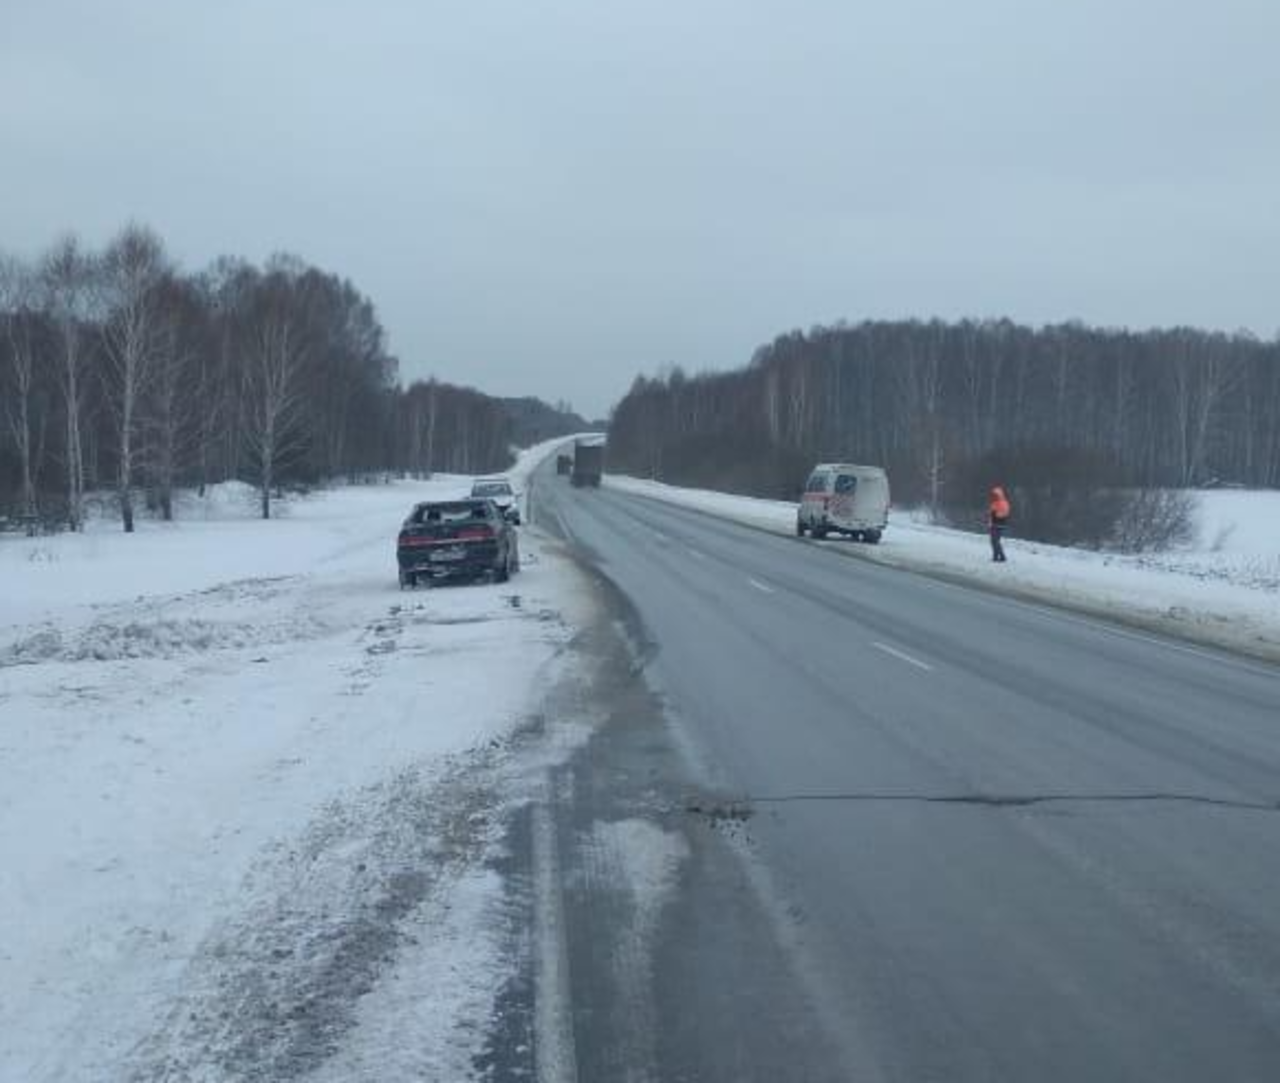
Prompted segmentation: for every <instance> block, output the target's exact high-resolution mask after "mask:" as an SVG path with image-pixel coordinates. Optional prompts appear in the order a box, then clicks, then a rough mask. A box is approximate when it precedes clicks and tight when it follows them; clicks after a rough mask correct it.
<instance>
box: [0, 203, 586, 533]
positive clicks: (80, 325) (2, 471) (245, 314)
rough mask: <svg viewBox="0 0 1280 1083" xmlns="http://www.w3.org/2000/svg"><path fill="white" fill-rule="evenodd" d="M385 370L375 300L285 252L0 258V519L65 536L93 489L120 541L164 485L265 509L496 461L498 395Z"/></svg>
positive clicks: (123, 248)
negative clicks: (229, 495)
mask: <svg viewBox="0 0 1280 1083" xmlns="http://www.w3.org/2000/svg"><path fill="white" fill-rule="evenodd" d="M398 368H399V366H398V362H397V359H396V358H395V357H394V356H393V355H392V354H391V353H390V352H389V351H388V348H387V341H386V334H385V332H384V330H383V327H382V325H381V323H380V321H379V319H378V316H377V312H376V309H375V308H374V305H373V303H372V302H371V301H370V300H369V299H368V298H367V297H365V296H364V295H363V294H362V293H360V291H359V290H358V289H356V287H355V286H354V285H353V284H352V283H351V282H349V281H347V280H346V279H343V278H341V277H339V276H337V275H335V274H331V273H329V272H326V271H322V270H320V269H318V268H316V267H313V266H310V265H308V264H306V263H304V262H303V261H302V260H300V259H298V258H297V257H294V256H289V255H280V256H275V257H273V258H271V259H270V260H268V261H267V262H266V264H265V265H263V266H255V265H254V264H252V263H249V262H247V261H244V260H240V259H235V258H230V257H228V258H223V259H219V260H217V261H216V262H214V263H213V264H212V265H211V266H209V267H208V268H206V269H204V270H201V271H199V272H196V273H193V274H188V273H184V272H183V271H182V270H181V269H180V268H178V267H177V266H176V265H175V263H174V261H173V260H172V259H171V257H170V256H169V255H168V253H167V252H166V249H165V246H164V243H163V241H162V240H161V239H160V238H159V237H158V236H157V235H156V234H155V233H154V232H152V231H150V230H148V229H146V228H144V227H140V226H136V225H131V226H128V227H126V228H125V229H123V230H121V232H120V233H119V234H118V235H117V236H116V237H115V238H114V239H113V240H112V241H111V242H110V243H109V244H108V245H107V246H106V247H105V248H104V249H103V250H101V251H91V250H87V249H86V248H85V247H83V246H82V245H81V244H79V243H78V242H77V241H76V240H75V239H74V238H65V239H63V240H60V241H58V242H57V243H55V244H54V245H52V246H51V247H50V248H49V249H48V250H47V251H46V252H45V253H44V254H43V255H42V256H40V258H38V259H36V260H33V261H30V262H23V261H20V260H17V259H14V258H3V259H0V519H4V520H5V521H7V522H8V524H9V525H10V526H15V525H16V526H18V527H19V528H21V529H25V530H28V531H35V530H49V529H60V528H63V527H69V528H71V529H78V528H79V527H80V526H81V525H82V524H83V522H84V517H85V513H86V506H85V504H86V499H87V497H88V495H89V494H97V495H100V494H102V493H103V492H104V491H107V492H110V493H111V494H113V495H112V502H113V504H114V506H115V510H116V511H117V512H118V514H119V516H120V519H121V522H122V524H123V526H124V529H126V530H131V529H132V528H133V523H134V519H135V515H136V514H137V513H138V505H139V503H141V505H142V506H143V507H145V508H146V509H147V510H148V511H149V512H150V513H153V514H155V515H157V516H160V517H162V518H170V517H172V515H173V514H174V502H173V494H174V491H175V489H177V488H179V487H191V488H197V489H201V490H203V488H204V487H205V486H206V485H208V484H211V483H214V482H219V481H224V480H229V479H239V480H242V481H248V482H251V483H253V484H254V485H255V486H257V488H258V490H259V494H260V503H261V511H262V514H263V516H264V517H267V516H269V515H270V510H271V499H272V494H273V493H275V492H277V491H279V490H280V489H281V488H282V487H285V486H298V485H311V484H316V483H320V482H324V481H328V480H330V479H337V478H344V477H345V478H356V477H367V476H370V475H372V474H375V473H383V474H385V473H387V472H397V473H407V474H415V475H419V476H421V475H425V474H429V473H431V472H436V471H441V472H458V473H480V472H489V471H496V470H501V469H503V468H504V467H506V466H507V465H508V464H509V463H510V461H511V453H510V452H511V444H512V442H513V439H514V438H515V435H516V431H517V428H518V427H520V425H519V422H518V419H517V418H516V417H514V416H513V413H512V411H511V409H509V406H508V404H506V403H504V402H503V401H502V400H499V399H496V398H493V397H491V396H489V395H485V394H482V393H481V392H479V391H476V390H474V389H471V388H466V387H458V386H455V385H452V384H449V383H444V382H441V381H438V380H434V379H431V380H422V381H415V382H413V383H411V384H410V385H409V386H407V387H405V386H402V385H401V384H400V382H399V380H398ZM522 410H523V413H522V414H521V415H520V417H521V418H523V417H524V416H525V415H526V414H528V413H529V412H531V411H533V410H534V408H533V407H531V406H530V405H529V404H527V403H526V404H525V405H524V406H523V407H522ZM554 414H555V411H554V410H552V411H550V413H549V414H548V413H547V412H545V411H538V424H539V426H540V428H541V429H543V430H545V429H547V428H548V427H554V426H555V424H556V423H557V419H556V417H555V416H551V415H554ZM559 424H560V425H561V426H563V431H572V429H573V421H572V420H571V419H560V421H559Z"/></svg>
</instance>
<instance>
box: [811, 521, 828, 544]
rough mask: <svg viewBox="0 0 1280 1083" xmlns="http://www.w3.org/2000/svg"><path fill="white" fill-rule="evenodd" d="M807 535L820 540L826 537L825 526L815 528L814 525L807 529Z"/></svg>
mask: <svg viewBox="0 0 1280 1083" xmlns="http://www.w3.org/2000/svg"><path fill="white" fill-rule="evenodd" d="M809 533H810V534H812V535H813V536H814V537H815V538H818V539H819V540H821V539H822V538H825V537H826V536H827V528H826V527H825V526H817V525H816V524H815V525H814V526H811V527H809Z"/></svg>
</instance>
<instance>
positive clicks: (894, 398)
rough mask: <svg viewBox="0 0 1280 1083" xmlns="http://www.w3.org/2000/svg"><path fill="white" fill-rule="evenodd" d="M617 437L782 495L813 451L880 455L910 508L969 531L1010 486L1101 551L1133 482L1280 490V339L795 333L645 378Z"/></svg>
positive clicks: (982, 324)
mask: <svg viewBox="0 0 1280 1083" xmlns="http://www.w3.org/2000/svg"><path fill="white" fill-rule="evenodd" d="M609 444H610V452H609V455H610V467H611V469H614V470H618V471H624V472H629V473H633V474H637V475H639V476H642V477H651V478H657V479H660V480H663V481H668V482H671V483H674V484H681V485H693V486H703V487H708V488H716V489H725V490H729V491H733V492H739V493H746V494H751V495H755V496H765V497H775V498H779V499H792V498H794V497H795V496H796V494H797V493H798V491H799V489H800V487H801V485H802V483H803V481H804V478H805V476H806V474H807V472H808V471H809V469H810V468H811V467H812V465H813V464H814V463H816V462H820V461H844V462H860V463H870V464H877V465H882V466H885V467H886V468H887V469H888V470H889V472H890V476H891V479H892V483H893V487H894V494H895V501H896V502H898V503H903V504H925V505H928V506H929V507H930V508H932V509H933V510H934V512H935V514H936V515H937V517H938V518H939V519H941V520H944V521H950V522H953V523H955V524H956V525H962V526H971V525H974V522H975V521H976V519H977V517H978V516H979V515H980V511H981V508H982V505H983V500H984V495H985V493H986V490H987V487H988V486H989V485H991V484H995V483H1003V484H1005V485H1006V486H1009V487H1010V488H1011V489H1012V490H1013V491H1014V492H1015V494H1018V495H1020V496H1021V500H1020V501H1017V500H1015V503H1020V504H1021V507H1022V512H1023V514H1022V515H1021V517H1020V522H1021V524H1022V525H1023V527H1028V522H1029V519H1030V528H1029V532H1030V534H1031V535H1035V534H1039V535H1040V536H1043V537H1045V538H1046V540H1059V541H1069V542H1071V543H1079V544H1098V545H1101V544H1105V543H1106V542H1107V541H1108V540H1113V538H1112V535H1114V534H1115V533H1116V531H1118V530H1120V529H1121V525H1120V524H1118V522H1117V517H1118V516H1120V515H1122V511H1119V510H1114V509H1115V508H1119V506H1120V504H1122V503H1123V502H1124V494H1126V493H1128V494H1134V493H1137V492H1141V491H1145V492H1147V493H1154V492H1157V491H1163V492H1168V491H1169V490H1186V489H1189V488H1193V487H1199V486H1205V485H1214V484H1236V485H1244V486H1251V487H1264V488H1274V487H1277V486H1280V340H1274V341H1263V340H1260V339H1258V338H1256V337H1254V336H1252V335H1249V334H1247V333H1237V334H1222V333H1214V332H1207V331H1200V330H1194V329H1190V328H1175V329H1171V330H1152V331H1141V332H1135V331H1127V330H1114V329H1106V328H1094V327H1088V326H1085V325H1083V324H1080V323H1066V324H1061V325H1055V326H1047V327H1042V328H1031V327H1026V326H1022V325H1019V324H1016V323H1013V322H1011V321H1009V320H989V321H974V320H965V321H961V322H954V323H948V322H943V321H941V320H932V321H919V320H904V321H868V322H864V323H860V324H856V325H846V324H837V325H835V326H832V327H818V328H815V329H813V330H811V331H810V332H808V333H807V334H806V333H802V332H799V331H794V332H792V333H790V334H786V335H782V336H780V337H778V338H776V339H775V340H774V341H773V342H771V343H769V344H768V345H766V346H764V347H762V348H761V349H759V350H758V351H757V352H756V354H755V356H754V357H753V358H752V359H751V361H750V363H749V364H748V365H747V366H745V367H744V368H742V369H738V370H735V371H732V372H719V373H709V374H702V375H693V376H691V375H688V374H686V373H685V372H683V371H682V370H680V369H672V370H669V371H667V372H665V373H663V374H661V375H658V376H655V377H640V378H638V379H636V381H635V383H634V384H633V385H632V387H631V389H630V391H629V392H628V393H627V395H626V396H625V397H624V398H623V399H622V401H621V402H619V403H618V405H617V406H616V408H615V410H614V413H613V417H612V419H611V424H610V438H609ZM1149 503H1152V501H1150V500H1149ZM1154 503H1159V501H1154ZM1167 503H1168V505H1169V508H1172V506H1173V504H1175V503H1176V500H1174V498H1172V497H1170V498H1168V499H1167ZM1104 506H1105V507H1104ZM1112 506H1114V507H1112ZM1108 508H1111V509H1112V510H1107V509H1108ZM1166 510H1168V509H1166ZM1068 512H1070V514H1069V515H1068V514H1067V513H1068ZM1042 516H1044V517H1055V516H1056V517H1057V518H1058V519H1067V518H1069V519H1071V520H1072V521H1071V523H1069V524H1068V523H1065V522H1056V523H1046V524H1045V525H1044V526H1043V528H1040V527H1038V524H1037V520H1039V519H1040V518H1041V517H1042ZM1090 518H1092V519H1093V520H1094V522H1093V523H1092V524H1090V522H1089V521H1088V520H1089V519H1090Z"/></svg>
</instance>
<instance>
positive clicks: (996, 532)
mask: <svg viewBox="0 0 1280 1083" xmlns="http://www.w3.org/2000/svg"><path fill="white" fill-rule="evenodd" d="M989 533H990V534H991V559H992V560H994V561H996V562H997V563H998V564H1003V563H1004V560H1005V556H1004V523H992V524H991V526H990V529H989Z"/></svg>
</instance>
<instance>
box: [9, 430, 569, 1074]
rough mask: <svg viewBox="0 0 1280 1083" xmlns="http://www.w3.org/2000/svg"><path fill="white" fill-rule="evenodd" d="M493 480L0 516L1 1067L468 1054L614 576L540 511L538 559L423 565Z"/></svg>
mask: <svg viewBox="0 0 1280 1083" xmlns="http://www.w3.org/2000/svg"><path fill="white" fill-rule="evenodd" d="M546 450H547V449H546V448H545V447H544V448H540V449H535V450H534V451H533V452H532V453H531V454H529V455H527V456H526V457H525V459H524V461H523V462H522V463H521V465H520V467H519V469H518V470H517V471H516V473H517V476H518V477H520V476H524V475H525V474H527V472H528V470H529V469H530V468H531V466H532V465H533V463H534V462H536V460H537V459H538V458H539V457H540V456H541V455H542V454H545V452H546ZM467 481H468V479H459V478H452V479H437V480H433V481H431V482H397V483H393V484H390V485H384V486H370V487H358V488H346V489H337V490H334V491H330V492H324V493H320V494H317V495H314V496H311V497H306V498H299V499H295V500H292V501H291V502H289V503H288V504H287V506H286V507H285V508H284V509H282V510H283V511H284V514H283V515H282V517H281V518H280V519H279V520H275V521H272V522H261V521H258V520H256V519H254V518H253V517H252V516H253V509H252V507H251V505H246V504H245V503H244V501H243V499H242V498H243V497H244V495H245V494H243V493H239V492H237V491H236V489H235V487H224V488H223V489H221V490H219V491H218V495H217V498H216V499H214V500H211V501H209V502H207V503H205V504H203V505H193V504H192V502H191V500H188V501H187V506H186V507H184V509H183V512H184V513H185V515H186V518H184V519H183V520H181V521H179V522H178V523H176V524H170V525H163V524H158V523H149V522H145V523H142V524H141V525H140V529H139V533H138V534H137V535H135V536H133V537H128V536H125V535H123V534H121V533H120V532H119V530H118V527H116V526H114V525H112V524H105V523H103V524H96V525H95V527H94V528H93V529H92V530H91V531H90V532H89V533H87V534H86V535H84V536H81V537H76V536H70V535H68V536H62V537H54V538H40V539H33V540H28V539H22V538H7V539H4V540H2V541H0V916H2V920H0V1081H5V1083H8V1081H10V1080H12V1081H19V1080H22V1081H43V1080H49V1081H53V1080H58V1081H78V1080H120V1079H131V1078H139V1079H173V1080H220V1079H231V1078H260V1079H276V1078H285V1077H287V1078H308V1079H310V1078H316V1079H334V1080H351V1079H371V1080H372V1079H376V1080H399V1079H421V1078H431V1079H464V1078H467V1077H468V1076H469V1075H470V1074H471V1070H472V1065H473V1058H475V1057H476V1056H477V1055H478V1054H479V1053H480V1052H481V1046H482V1044H483V1042H484V1039H485V1034H486V1026H487V1020H488V1018H489V1016H490V1014H491V1012H492V1010H493V1004H494V996H495V993H496V991H497V990H498V988H499V987H500V986H501V984H502V982H503V981H504V980H505V978H506V977H507V975H508V974H509V973H510V971H511V969H512V968H513V967H514V966H515V962H514V961H513V959H512V952H511V951H510V944H509V942H507V938H509V937H511V936H513V935H515V934H514V931H513V930H512V928H511V921H512V918H511V915H510V914H509V913H508V912H507V910H508V909H509V900H508V899H507V898H506V896H505V895H504V888H503V884H502V881H501V878H500V877H499V876H498V874H497V873H495V872H494V871H493V870H492V868H491V862H492V860H493V859H494V857H495V853H496V851H497V849H498V848H499V847H500V843H501V835H502V829H503V825H504V817H505V815H506V813H507V812H508V811H509V810H510V809H511V807H513V803H518V802H520V801H522V800H524V799H526V798H527V797H528V794H529V792H531V789H532V788H534V787H536V785H538V784H539V780H540V778H541V774H540V771H541V769H542V768H543V767H544V766H545V762H546V758H547V757H548V756H552V757H554V756H557V755H564V754H567V752H568V750H569V749H570V748H571V747H572V746H573V744H574V742H575V741H576V740H577V739H578V737H579V735H577V734H575V732H574V724H573V723H572V722H571V721H561V722H554V723H542V722H539V721H537V720H538V716H539V708H540V705H541V704H542V702H543V700H544V698H545V697H546V695H547V694H548V692H549V690H550V689H551V688H552V687H553V686H554V685H555V684H556V682H557V681H559V680H560V679H562V678H563V677H564V676H565V673H566V670H567V669H568V668H569V667H570V666H571V665H572V662H571V655H570V654H569V653H568V652H567V644H568V642H569V639H570V637H571V635H572V633H573V630H574V628H575V627H576V626H577V624H578V623H579V621H580V619H581V616H582V614H583V613H584V612H585V609H584V607H585V606H586V605H587V604H588V603H587V599H586V595H585V592H584V589H583V588H582V586H581V585H580V582H579V580H578V579H577V575H576V573H575V572H574V571H573V569H572V567H571V566H570V565H568V564H567V563H565V562H564V561H563V560H561V559H559V558H557V557H556V556H555V555H554V554H553V553H552V552H550V551H548V550H547V549H546V548H544V546H543V545H542V544H541V543H540V542H539V540H538V538H537V537H536V535H535V534H532V533H529V532H525V533H524V536H523V537H522V539H521V541H522V550H523V560H524V570H523V571H522V573H521V574H520V575H518V576H516V577H515V578H514V579H513V580H512V581H511V582H510V583H507V584H504V585H501V586H499V585H476V586H458V587H451V588H441V589H435V590H429V591H417V592H403V593H402V592H401V591H400V590H399V589H398V587H397V584H396V575H395V558H394V539H395V534H396V530H397V528H398V526H399V523H400V521H401V519H402V518H403V517H404V515H405V513H406V512H407V510H408V509H409V507H410V506H411V505H412V503H413V502H414V501H416V500H421V499H424V498H426V497H429V496H438V495H453V494H455V493H457V492H458V491H459V489H460V488H462V489H463V491H465V485H466V484H467Z"/></svg>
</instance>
